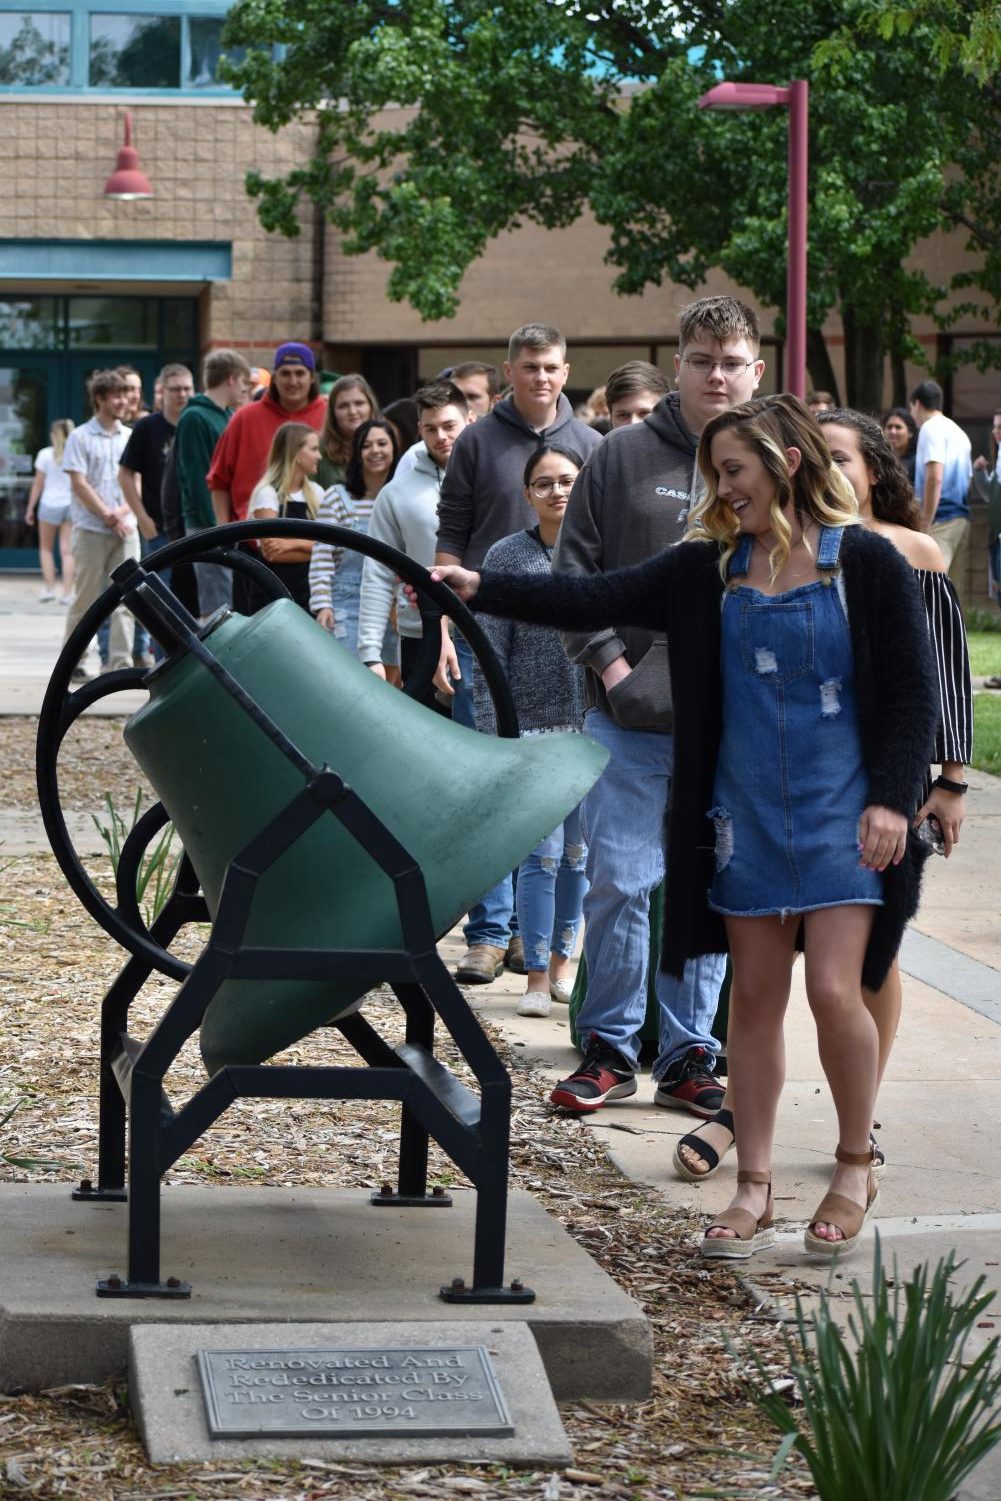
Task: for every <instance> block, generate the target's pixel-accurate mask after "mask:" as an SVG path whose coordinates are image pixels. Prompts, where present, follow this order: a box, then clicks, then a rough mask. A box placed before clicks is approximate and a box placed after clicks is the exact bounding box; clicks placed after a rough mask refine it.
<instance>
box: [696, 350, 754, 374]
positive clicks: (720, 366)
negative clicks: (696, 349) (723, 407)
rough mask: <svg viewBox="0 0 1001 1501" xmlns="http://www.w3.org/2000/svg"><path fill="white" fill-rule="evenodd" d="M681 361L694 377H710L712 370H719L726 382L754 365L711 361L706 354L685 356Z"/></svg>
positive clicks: (744, 362)
mask: <svg viewBox="0 0 1001 1501" xmlns="http://www.w3.org/2000/svg"><path fill="white" fill-rule="evenodd" d="M682 360H683V363H684V364H686V365H687V366H688V368H689V370H694V371H695V374H696V375H711V374H712V372H713V371H714V370H719V372H720V374H721V375H723V376H724V377H725V379H726V380H736V378H737V376H738V375H743V373H744V371H745V370H750V368H751V366H752V365H753V364H754V361H753V360H712V359H710V358H709V356H708V355H707V354H686V355H683V356H682Z"/></svg>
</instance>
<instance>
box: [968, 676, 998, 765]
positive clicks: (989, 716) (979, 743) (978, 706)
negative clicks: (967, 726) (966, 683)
mask: <svg viewBox="0 0 1001 1501" xmlns="http://www.w3.org/2000/svg"><path fill="white" fill-rule="evenodd" d="M972 764H973V765H974V766H975V767H976V768H977V770H978V771H989V772H990V773H991V775H992V776H995V777H1001V693H990V692H987V693H978V694H977V696H976V698H975V699H974V700H973V762H972Z"/></svg>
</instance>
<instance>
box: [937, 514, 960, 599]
mask: <svg viewBox="0 0 1001 1501" xmlns="http://www.w3.org/2000/svg"><path fill="white" fill-rule="evenodd" d="M931 535H932V536H933V537H934V538H935V541H936V542H937V543H938V545H939V547H940V548H941V549H942V556H943V558H944V559H945V571H946V573H947V574H948V575H949V577H950V578H951V580H952V582H953V584H954V585H955V587H956V593H957V594H958V595H959V603H960V604H961V605H962V607H963V609H964V610H965V609H966V607H967V603H968V600H967V594H968V592H969V575H970V522H969V519H968V518H967V517H966V516H957V517H956V518H955V520H954V521H933V522H932V527H931Z"/></svg>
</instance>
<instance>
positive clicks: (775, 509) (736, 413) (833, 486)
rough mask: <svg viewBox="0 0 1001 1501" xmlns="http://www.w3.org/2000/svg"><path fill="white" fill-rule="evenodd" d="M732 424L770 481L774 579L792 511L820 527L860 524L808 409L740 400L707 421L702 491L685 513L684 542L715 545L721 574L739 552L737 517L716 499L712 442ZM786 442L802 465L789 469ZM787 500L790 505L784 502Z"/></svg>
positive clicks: (785, 551)
mask: <svg viewBox="0 0 1001 1501" xmlns="http://www.w3.org/2000/svg"><path fill="white" fill-rule="evenodd" d="M727 429H732V430H733V434H734V436H735V437H736V438H739V439H740V441H741V442H742V443H745V444H746V445H747V446H748V448H750V449H753V451H754V452H755V453H756V454H757V456H758V458H759V459H760V460H761V462H762V464H764V466H765V468H766V469H767V471H768V473H769V474H770V475H771V477H772V479H773V480H774V481H775V493H774V495H773V497H772V503H771V514H770V518H769V525H770V527H771V532H772V536H773V537H774V538H775V546H774V548H773V549H772V551H771V553H770V554H769V565H770V568H771V576H772V578H773V579H775V578H776V577H777V575H778V574H779V573H781V571H782V569H783V568H784V567H785V564H786V562H787V561H788V558H789V553H790V551H791V545H792V527H791V526H790V523H789V517H790V513H791V511H796V512H797V513H798V514H799V515H800V517H802V518H803V519H804V520H805V519H807V518H808V519H809V520H811V521H816V522H817V523H818V524H819V525H821V526H856V525H858V523H859V520H860V517H859V511H858V502H857V501H856V499H855V491H854V490H853V489H852V487H851V485H850V484H849V483H848V481H847V480H846V479H845V477H844V475H843V474H842V473H841V470H840V469H839V468H838V466H837V465H836V464H835V463H834V462H833V460H832V459H831V452H830V449H829V448H828V446H827V442H826V440H825V438H824V435H823V433H822V432H821V430H820V427H819V426H818V424H817V422H816V421H815V420H814V417H813V415H812V413H811V412H810V410H809V408H808V407H806V406H804V405H803V403H802V402H801V401H800V400H799V398H798V397H797V396H788V395H780V396H759V397H756V398H755V399H754V400H753V401H746V402H744V403H743V405H742V406H738V407H731V408H730V410H729V411H728V412H720V413H719V415H718V416H716V417H713V418H711V419H710V421H709V422H707V423H706V425H705V427H704V428H703V429H702V436H701V438H700V439H699V452H698V465H699V469H700V470H701V473H702V477H703V479H704V480H705V483H706V493H705V495H704V496H703V498H702V499H701V500H700V501H699V503H698V504H697V505H695V506H693V507H692V509H691V511H690V512H689V515H688V530H687V532H686V533H685V536H684V539H683V540H684V541H686V542H693V541H701V542H705V541H708V540H709V539H712V540H713V541H714V542H717V543H718V544H719V548H720V560H719V568H720V573H721V574H722V576H723V578H724V580H725V579H726V577H727V568H728V565H729V562H730V559H731V558H732V557H733V555H734V553H735V552H736V550H737V543H738V541H739V538H740V522H739V521H738V519H737V516H736V515H735V513H734V512H733V511H732V510H731V509H730V507H729V505H727V503H726V501H723V500H720V498H719V494H718V490H717V475H716V471H715V469H714V468H713V464H712V443H713V439H714V438H715V437H716V435H717V434H718V433H721V432H725V431H726V430H727ZM787 448H796V449H798V450H799V453H800V463H799V467H798V469H797V470H796V471H795V473H794V474H790V472H789V460H788V457H787V455H786V449H787ZM790 503H791V504H790Z"/></svg>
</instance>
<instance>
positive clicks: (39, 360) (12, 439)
mask: <svg viewBox="0 0 1001 1501" xmlns="http://www.w3.org/2000/svg"><path fill="white" fill-rule="evenodd" d="M58 366H59V360H58V357H53V356H44V355H16V354H8V355H3V354H0V568H32V567H37V566H38V553H37V550H36V549H37V539H36V534H35V532H34V531H33V530H29V528H28V527H26V526H25V524H24V511H25V507H26V506H27V504H28V493H29V491H30V489H31V481H32V478H33V476H34V472H35V455H36V454H37V453H38V451H39V449H40V448H44V447H45V445H46V444H47V443H48V441H49V424H50V422H51V421H52V419H53V417H55V416H58V415H59V414H58V413H57V412H54V411H52V409H51V407H50V400H51V398H52V397H53V396H54V395H56V394H57V392H56V389H55V388H56V387H58V384H59V369H58Z"/></svg>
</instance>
